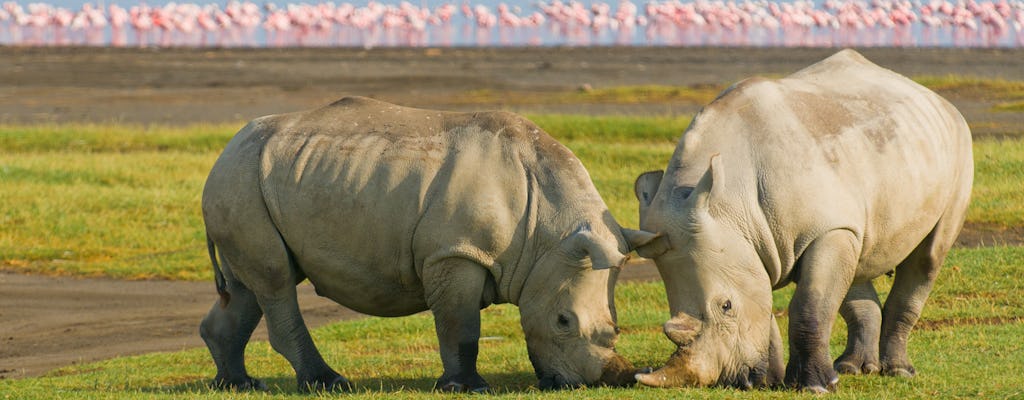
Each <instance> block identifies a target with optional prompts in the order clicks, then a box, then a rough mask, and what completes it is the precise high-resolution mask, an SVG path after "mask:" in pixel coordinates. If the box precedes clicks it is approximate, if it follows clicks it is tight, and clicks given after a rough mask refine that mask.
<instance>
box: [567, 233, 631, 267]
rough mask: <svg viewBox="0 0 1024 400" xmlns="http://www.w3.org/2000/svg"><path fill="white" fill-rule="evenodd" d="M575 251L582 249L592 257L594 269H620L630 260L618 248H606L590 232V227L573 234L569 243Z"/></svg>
mask: <svg viewBox="0 0 1024 400" xmlns="http://www.w3.org/2000/svg"><path fill="white" fill-rule="evenodd" d="M567 242H568V243H570V244H571V246H572V248H574V249H577V250H579V249H582V250H583V251H584V252H586V255H588V256H590V262H591V264H592V266H593V268H594V269H608V268H620V267H622V265H623V264H625V263H626V260H628V259H629V257H627V256H626V255H624V254H622V253H619V250H618V249H617V248H616V246H606V245H604V242H603V241H602V240H601V239H600V238H599V237H598V236H597V235H595V234H594V232H593V231H591V230H590V227H589V226H584V227H582V228H580V230H579V231H577V232H576V233H574V234H572V238H570V240H568V241H567Z"/></svg>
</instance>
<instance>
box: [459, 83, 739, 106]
mask: <svg viewBox="0 0 1024 400" xmlns="http://www.w3.org/2000/svg"><path fill="white" fill-rule="evenodd" d="M725 88H726V86H722V85H692V86H667V85H641V86H615V87H596V88H594V87H589V86H588V87H581V88H578V89H576V90H553V91H548V92H516V91H507V90H501V91H495V90H488V89H484V90H474V91H470V92H467V93H465V94H463V95H460V96H458V97H456V98H455V99H454V100H453V102H454V103H457V104H504V105H522V104H651V103H686V104H695V105H702V104H707V103H709V102H711V100H714V99H715V97H716V96H718V94H719V93H720V92H721V91H722V90H724V89H725Z"/></svg>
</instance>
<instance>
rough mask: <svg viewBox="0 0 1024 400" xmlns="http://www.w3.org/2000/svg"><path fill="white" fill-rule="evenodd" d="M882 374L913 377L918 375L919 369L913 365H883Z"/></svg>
mask: <svg viewBox="0 0 1024 400" xmlns="http://www.w3.org/2000/svg"><path fill="white" fill-rule="evenodd" d="M882 375H885V376H897V377H900V378H913V377H914V376H915V375H917V371H916V370H915V369H914V367H913V366H912V365H888V364H886V365H883V366H882Z"/></svg>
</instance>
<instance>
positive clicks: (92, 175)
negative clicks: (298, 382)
mask: <svg viewBox="0 0 1024 400" xmlns="http://www.w3.org/2000/svg"><path fill="white" fill-rule="evenodd" d="M922 79H931V80H930V81H927V82H928V84H929V86H932V87H935V88H936V89H937V90H939V91H943V90H946V91H949V92H950V93H952V92H957V93H964V95H974V94H973V93H975V91H977V92H978V96H981V95H982V94H981V93H982V92H985V91H988V92H987V93H990V94H991V93H997V94H998V96H997V97H998V98H997V99H996V100H999V101H1001V102H1003V103H1000V104H1006V105H1007V106H1006V107H1008V110H1006V111H1013V107H1017V106H1016V105H1015V104H1017V102H1019V99H1020V93H1021V92H1020V90H1021V87H1020V86H1019V85H1018V83H1015V82H994V83H993V82H990V81H978V80H969V79H960V78H954V77H934V78H922ZM693 90H694V91H695V92H694V93H689V92H685V91H682V92H673V91H672V90H668V89H665V88H626V89H615V90H603V89H601V90H594V91H584V92H580V93H574V94H563V95H560V96H575V97H573V98H572V99H571V100H573V101H582V100H581V98H582V99H590V98H591V97H592V98H593V99H592V101H628V99H629V98H631V97H632V96H643V95H647V96H660V97H659V98H663V100H664V101H689V100H687V99H689V98H690V97H688V96H696V97H699V96H705V95H706V93H705V92H704V90H705V88H693ZM645 91H646V92H645ZM638 92H639V93H640V94H638ZM645 93H647V94H645ZM652 93H653V94H652ZM473 95H475V96H486V95H489V94H487V93H476V94H473ZM587 96H591V97H587ZM696 97H695V98H696ZM566 98H568V97H566ZM616 98H621V99H625V100H615V99H616ZM609 99H611V100H609ZM531 101H536V99H534V100H531ZM999 110H1002V109H999ZM998 112H1003V111H998ZM529 117H530V118H531V119H532V120H534V121H535V122H537V123H538V125H540V126H541V127H542V128H544V129H545V130H547V131H548V132H549V133H551V134H552V135H553V136H555V137H556V138H557V139H559V140H560V141H562V142H563V143H564V144H566V145H567V146H568V147H569V148H571V149H572V150H573V152H574V153H576V155H577V156H578V157H579V158H580V159H581V160H582V161H583V163H584V164H585V165H586V167H587V169H588V170H589V171H590V173H591V175H592V178H593V179H594V181H595V184H596V185H597V187H598V189H599V190H600V192H601V194H602V195H603V197H604V199H605V201H606V203H607V204H608V205H609V208H610V209H611V210H612V213H613V214H614V215H615V216H616V217H617V218H618V219H619V220H620V222H621V223H622V224H623V225H625V226H630V227H635V226H636V225H637V210H636V200H635V199H634V197H633V194H632V192H633V191H632V185H633V180H634V178H635V177H636V176H637V175H638V174H640V173H642V172H644V171H648V170H652V169H661V168H664V166H665V164H666V162H667V160H668V158H669V156H670V155H671V153H672V151H673V149H674V147H675V143H676V140H677V139H678V137H679V134H680V133H681V132H682V131H683V130H684V129H685V127H686V126H687V124H688V123H689V120H688V119H686V118H657V117H654V118H651V117H643V118H639V117H581V116H565V115H532V116H529ZM241 125H242V124H241V123H239V124H226V125H195V126H186V127H164V126H125V125H37V126H0V227H2V229H0V269H6V270H15V271H23V272H34V273H46V274H71V275H105V276H112V277H118V278H128V279H146V278H167V279H182V280H207V279H210V275H211V274H210V267H209V265H208V259H207V256H206V249H205V241H204V234H203V229H202V219H201V217H200V210H199V202H200V195H201V190H202V185H203V182H204V180H205V178H206V174H207V172H208V171H209V168H210V167H211V166H212V164H213V161H214V160H215V158H216V157H217V154H218V153H219V152H220V150H221V149H222V148H223V146H224V144H225V143H226V142H227V140H229V139H230V137H231V135H233V133H234V132H235V131H236V130H237V129H238V128H239V127H240V126H241ZM1013 137H1015V138H1017V139H1004V140H996V139H982V140H978V141H976V142H975V144H974V154H975V160H976V166H975V167H976V178H975V187H974V196H973V201H972V205H971V210H970V213H969V215H968V221H969V222H972V223H981V224H990V225H994V226H1001V227H1020V226H1024V190H1021V182H1024V135H1018V136H1013ZM1022 269H1024V247H987V248H978V249H955V250H954V251H953V252H952V254H951V257H950V259H949V260H948V261H947V265H946V267H945V268H944V269H943V271H942V273H941V275H940V277H939V281H938V284H937V286H936V289H935V291H934V293H933V296H932V298H931V299H930V300H929V304H928V306H927V307H926V308H925V313H924V316H923V318H922V321H921V323H920V325H919V327H918V329H917V330H916V331H915V333H914V334H913V336H912V338H911V342H910V354H911V357H912V358H913V359H914V360H915V362H916V367H917V369H918V371H919V376H918V377H917V378H915V379H913V380H902V379H893V378H882V377H877V376H869V377H844V378H843V379H842V382H841V385H840V386H841V389H840V393H839V394H837V395H834V396H830V397H831V398H841V399H848V398H858V399H904V398H932V397H942V398H1024V343H1022V342H1021V340H1020V338H1022V337H1024V290H1022V289H1024V288H1022V286H1024V283H1022V280H1021V279H1020V278H1019V274H1020V271H1021V270H1022ZM890 284H891V280H890V278H886V277H883V278H880V279H879V280H878V282H876V285H877V286H878V289H879V292H880V293H881V294H883V295H884V294H885V293H886V292H887V290H888V287H889V285H890ZM790 293H791V292H790V290H780V291H777V292H776V293H775V307H776V309H777V310H779V312H780V313H783V314H784V310H785V305H786V303H787V302H788V299H789V296H790ZM617 297H618V301H619V310H620V318H621V320H620V322H621V324H622V327H623V331H624V335H623V337H622V339H621V341H620V345H619V349H620V351H621V352H622V353H623V354H624V355H626V356H627V358H629V359H631V360H632V361H634V362H635V363H636V364H638V365H651V366H656V365H660V364H661V363H663V362H664V361H665V359H666V358H667V356H668V354H669V353H670V352H671V351H672V348H671V343H670V342H669V341H668V340H667V339H665V338H664V336H663V335H662V334H661V331H660V326H661V324H662V323H663V322H664V320H665V319H666V316H667V305H666V304H665V303H666V301H665V295H664V289H663V287H662V286H661V284H660V283H624V284H622V285H620V287H619V290H618V292H617ZM780 323H781V325H782V327H783V328H785V323H786V318H785V317H783V318H782V319H781V321H780ZM483 326H484V332H483V335H484V336H486V337H488V338H489V339H488V340H485V341H483V342H482V344H481V346H482V347H481V355H480V366H481V373H482V374H483V375H484V377H485V378H487V379H488V380H489V381H490V383H491V384H492V386H493V387H495V388H496V390H497V392H498V395H497V397H501V398H527V397H528V398H534V397H537V398H608V399H611V398H616V399H617V398H624V397H628V398H641V399H645V398H652V399H656V398H665V397H682V398H709V399H719V398H749V399H772V398H793V397H799V398H804V397H806V398H810V397H811V396H806V395H802V394H796V393H793V392H787V391H778V392H772V391H754V392H749V393H744V392H738V391H734V390H730V389H703V390H697V389H679V390H657V389H649V388H632V389H624V390H623V389H617V390H612V389H602V388H598V389H586V390H578V391H570V392H559V393H540V392H537V391H536V390H535V389H534V388H532V385H533V384H535V378H534V377H533V373H532V369H531V368H530V364H529V361H528V359H527V356H526V348H525V344H524V342H523V337H522V332H521V330H520V329H519V323H518V312H517V311H516V310H515V308H513V307H510V306H496V307H491V308H489V309H487V310H485V311H484V322H483ZM783 333H785V332H783ZM314 336H315V339H316V341H317V343H318V344H319V345H320V347H321V350H322V351H323V353H324V355H325V357H326V358H327V360H328V362H329V363H330V364H332V365H334V366H335V367H336V368H338V369H339V370H340V371H341V372H342V373H344V374H346V375H347V376H348V377H349V378H351V379H353V381H354V382H355V383H356V384H357V385H358V386H359V393H358V394H359V396H356V397H359V398H427V397H430V398H436V397H437V396H438V395H437V394H431V393H429V390H430V387H431V385H432V383H433V381H434V379H435V378H436V377H437V375H438V374H439V373H440V371H441V367H440V360H439V358H438V356H437V354H436V348H437V344H436V339H435V337H434V333H433V323H432V320H431V317H430V316H429V315H417V316H413V317H407V318H399V319H384V318H368V319H364V320H358V321H351V322H345V323H339V324H334V325H330V326H326V327H323V328H320V329H317V330H316V331H315V332H314ZM844 339H845V327H844V326H843V325H842V323H841V322H840V323H839V324H838V325H837V328H836V332H835V333H834V336H833V354H835V355H837V354H839V353H840V352H841V349H842V345H843V342H844ZM247 360H248V365H249V366H250V370H251V372H252V373H253V374H254V375H256V376H258V377H261V378H265V379H266V380H267V382H268V383H269V384H270V386H271V387H272V390H271V393H270V394H269V395H264V394H230V395H225V394H222V393H213V392H210V391H208V390H207V389H206V388H205V382H206V380H208V379H209V378H211V377H212V376H213V373H214V369H213V363H212V361H211V360H210V358H209V355H208V354H207V352H206V351H205V349H194V350H187V351H182V352H176V353H165V354H150V355H145V356H139V357H129V358H121V359H115V360H110V361H106V362H101V363H95V364H88V365H81V366H74V367H69V368H65V369H62V370H58V371H55V372H52V373H50V374H49V375H48V376H46V377H43V378H31V379H19V380H7V381H4V380H0V399H8V398H9V399H33V398H57V397H60V398H77V399H93V398H96V399H102V398H128V399H137V398H265V397H274V398H277V397H295V398H309V396H299V395H297V394H296V393H295V384H294V380H293V377H292V372H291V371H290V368H289V367H288V365H287V363H286V362H285V361H284V359H283V358H282V357H280V356H279V355H277V354H276V353H274V352H273V351H272V350H271V349H270V348H269V346H268V345H267V344H266V343H254V344H252V345H251V346H250V347H249V349H248V353H247ZM322 397H331V398H336V397H338V396H337V395H323V396H322ZM445 397H448V396H445Z"/></svg>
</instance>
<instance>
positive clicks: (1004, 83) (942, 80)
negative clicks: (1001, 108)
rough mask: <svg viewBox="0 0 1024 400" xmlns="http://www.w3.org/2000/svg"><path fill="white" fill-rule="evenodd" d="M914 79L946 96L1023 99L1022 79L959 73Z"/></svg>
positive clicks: (1023, 84)
mask: <svg viewBox="0 0 1024 400" xmlns="http://www.w3.org/2000/svg"><path fill="white" fill-rule="evenodd" d="M914 81H916V82H917V83H920V84H921V85H922V86H924V87H927V88H929V89H931V90H934V91H936V92H937V93H939V94H940V95H943V96H946V97H965V98H973V99H983V100H1020V99H1024V81H1014V80H1006V79H992V78H978V77H969V76H961V75H946V76H927V75H926V76H918V77H914Z"/></svg>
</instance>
